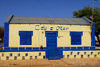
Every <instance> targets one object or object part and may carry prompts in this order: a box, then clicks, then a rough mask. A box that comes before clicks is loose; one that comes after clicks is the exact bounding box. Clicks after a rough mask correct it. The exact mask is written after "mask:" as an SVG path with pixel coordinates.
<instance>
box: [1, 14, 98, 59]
mask: <svg viewBox="0 0 100 67" xmlns="http://www.w3.org/2000/svg"><path fill="white" fill-rule="evenodd" d="M4 35H5V37H4V50H1V53H0V58H1V60H6V59H32V58H33V59H38V58H41V59H42V58H46V59H61V58H89V57H90V58H94V57H100V56H99V54H100V50H99V49H95V25H94V23H93V22H92V21H90V20H89V19H87V18H85V17H83V18H47V17H17V16H13V15H11V16H9V17H8V19H7V20H6V22H5V34H4Z"/></svg>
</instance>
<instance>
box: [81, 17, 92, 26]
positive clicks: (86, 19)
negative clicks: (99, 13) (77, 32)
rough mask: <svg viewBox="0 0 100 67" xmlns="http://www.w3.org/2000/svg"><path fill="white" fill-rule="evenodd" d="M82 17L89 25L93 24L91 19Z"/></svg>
mask: <svg viewBox="0 0 100 67" xmlns="http://www.w3.org/2000/svg"><path fill="white" fill-rule="evenodd" d="M82 19H83V20H85V21H87V22H88V23H90V24H91V25H93V22H92V21H91V20H89V19H88V18H86V17H85V16H83V17H82Z"/></svg>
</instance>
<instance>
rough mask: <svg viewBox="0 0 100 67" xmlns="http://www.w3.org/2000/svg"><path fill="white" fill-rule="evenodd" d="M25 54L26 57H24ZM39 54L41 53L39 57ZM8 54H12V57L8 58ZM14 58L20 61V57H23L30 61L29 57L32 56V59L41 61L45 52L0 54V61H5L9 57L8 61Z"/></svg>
mask: <svg viewBox="0 0 100 67" xmlns="http://www.w3.org/2000/svg"><path fill="white" fill-rule="evenodd" d="M26 53H27V54H28V56H26ZM39 53H41V55H39ZM10 54H12V56H10ZM18 54H20V56H18ZM15 56H16V57H17V60H22V57H25V59H30V56H32V59H43V58H44V56H45V52H43V51H42V52H41V51H38V52H0V60H7V57H9V60H14V58H15ZM35 57H37V58H35Z"/></svg>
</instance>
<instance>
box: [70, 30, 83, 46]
mask: <svg viewBox="0 0 100 67" xmlns="http://www.w3.org/2000/svg"><path fill="white" fill-rule="evenodd" d="M82 35H83V32H70V36H71V45H81V37H82Z"/></svg>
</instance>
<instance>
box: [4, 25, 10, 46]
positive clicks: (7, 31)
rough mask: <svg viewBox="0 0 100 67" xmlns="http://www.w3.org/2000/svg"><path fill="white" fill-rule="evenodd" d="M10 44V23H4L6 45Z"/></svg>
mask: <svg viewBox="0 0 100 67" xmlns="http://www.w3.org/2000/svg"><path fill="white" fill-rule="evenodd" d="M8 46H9V23H5V24H4V47H8Z"/></svg>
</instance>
